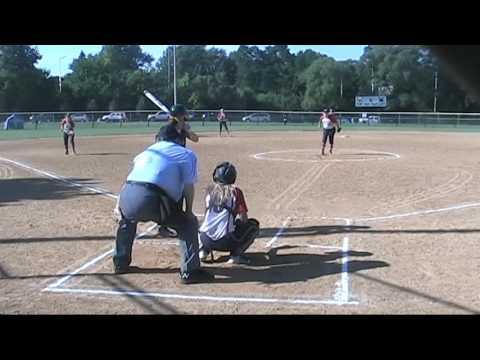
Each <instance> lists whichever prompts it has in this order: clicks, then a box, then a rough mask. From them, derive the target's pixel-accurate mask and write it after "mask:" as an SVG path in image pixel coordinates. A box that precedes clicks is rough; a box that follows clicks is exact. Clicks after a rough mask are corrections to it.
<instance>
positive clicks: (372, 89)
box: [372, 64, 375, 95]
mask: <svg viewBox="0 0 480 360" xmlns="http://www.w3.org/2000/svg"><path fill="white" fill-rule="evenodd" d="M374 87H375V85H374V80H373V64H372V95H373V93H374Z"/></svg>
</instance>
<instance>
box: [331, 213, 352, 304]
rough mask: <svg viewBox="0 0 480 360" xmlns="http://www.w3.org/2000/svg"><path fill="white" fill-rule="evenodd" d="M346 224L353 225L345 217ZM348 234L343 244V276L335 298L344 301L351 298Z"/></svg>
mask: <svg viewBox="0 0 480 360" xmlns="http://www.w3.org/2000/svg"><path fill="white" fill-rule="evenodd" d="M345 222H346V225H347V226H349V225H351V223H352V222H351V220H350V219H345ZM348 241H349V239H348V236H345V237H344V238H343V245H342V254H343V255H342V277H341V279H340V282H339V283H338V285H337V291H336V292H335V296H334V298H335V299H336V300H337V301H340V302H342V303H348V299H349V281H348Z"/></svg>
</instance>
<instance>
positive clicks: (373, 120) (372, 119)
mask: <svg viewBox="0 0 480 360" xmlns="http://www.w3.org/2000/svg"><path fill="white" fill-rule="evenodd" d="M358 123H359V124H368V125H370V124H378V123H380V116H377V115H370V116H368V117H361V118H358Z"/></svg>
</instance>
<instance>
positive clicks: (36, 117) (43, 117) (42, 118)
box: [28, 114, 52, 123]
mask: <svg viewBox="0 0 480 360" xmlns="http://www.w3.org/2000/svg"><path fill="white" fill-rule="evenodd" d="M28 119H29V120H30V122H32V123H43V122H49V121H52V116H51V115H50V114H32V115H30V117H29V118H28Z"/></svg>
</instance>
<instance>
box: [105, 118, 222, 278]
mask: <svg viewBox="0 0 480 360" xmlns="http://www.w3.org/2000/svg"><path fill="white" fill-rule="evenodd" d="M161 138H162V140H161V141H159V142H157V143H155V144H153V145H151V146H150V147H148V148H147V149H146V150H145V151H143V152H142V153H140V154H139V155H137V156H136V157H135V159H134V165H133V169H132V171H131V172H130V174H129V175H128V177H127V181H126V183H125V185H124V186H123V188H122V191H121V193H120V198H119V206H118V210H119V212H120V215H121V218H120V222H119V226H118V230H117V236H116V241H115V253H114V255H113V265H114V268H115V273H116V274H121V273H126V272H128V271H129V265H130V263H131V260H132V259H131V256H132V246H133V241H134V239H135V235H136V230H137V223H138V222H140V221H142V222H146V221H154V222H156V223H158V224H162V225H165V226H168V227H171V228H173V229H175V230H176V231H177V233H178V237H179V239H180V254H181V266H180V279H181V282H182V283H184V284H190V283H198V282H207V281H211V280H213V279H214V276H213V275H211V274H209V273H208V272H206V271H204V270H202V269H200V259H199V256H198V221H197V218H196V217H195V215H194V214H193V212H192V205H193V199H194V184H195V183H196V182H197V177H198V174H197V156H196V155H195V153H194V152H193V151H192V150H190V149H187V148H185V147H183V146H181V145H179V144H177V143H176V142H175V140H177V138H178V130H177V129H176V127H175V126H174V125H173V124H169V125H166V126H164V127H162V129H161ZM182 194H183V195H184V196H185V201H186V210H185V211H183V210H182V207H181V202H180V201H181V199H182Z"/></svg>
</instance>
